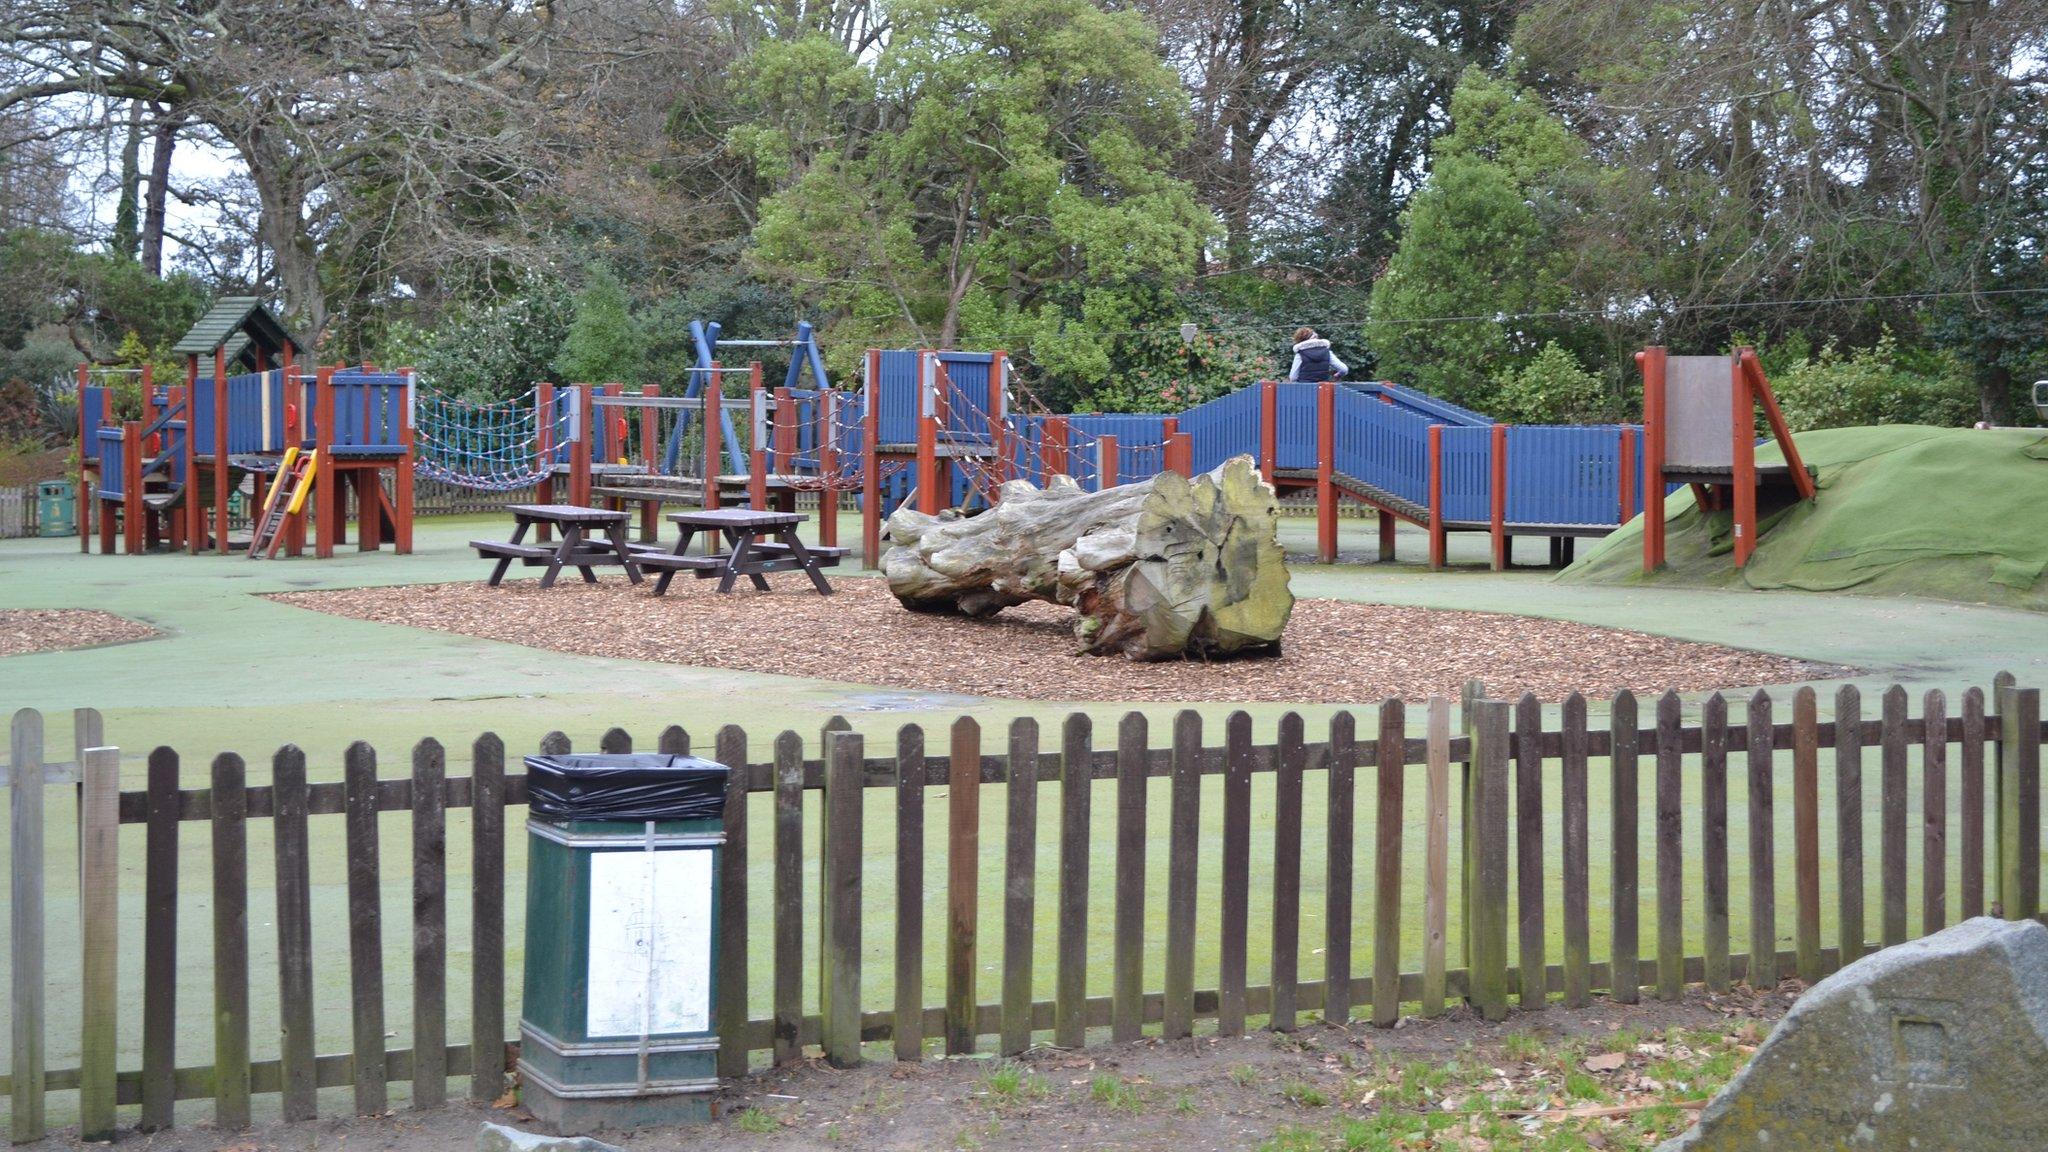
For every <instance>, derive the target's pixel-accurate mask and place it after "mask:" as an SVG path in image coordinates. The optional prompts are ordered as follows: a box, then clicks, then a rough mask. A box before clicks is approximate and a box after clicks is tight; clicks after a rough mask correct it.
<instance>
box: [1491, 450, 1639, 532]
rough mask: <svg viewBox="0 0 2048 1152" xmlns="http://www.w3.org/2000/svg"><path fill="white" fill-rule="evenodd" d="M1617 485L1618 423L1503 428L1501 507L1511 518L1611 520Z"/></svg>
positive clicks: (1615, 514)
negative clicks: (1504, 454)
mask: <svg viewBox="0 0 2048 1152" xmlns="http://www.w3.org/2000/svg"><path fill="white" fill-rule="evenodd" d="M1620 483H1621V429H1620V428H1619V426H1615V425H1594V426H1583V427H1581V426H1573V427H1559V426H1534V425H1532V426H1526V427H1513V428H1509V429H1508V510H1507V511H1508V519H1509V520H1510V521H1511V522H1515V523H1523V524H1594V525H1603V524H1614V523H1617V522H1618V521H1619V519H1620V511H1621V496H1620V491H1621V489H1620Z"/></svg>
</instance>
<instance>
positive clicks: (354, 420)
mask: <svg viewBox="0 0 2048 1152" xmlns="http://www.w3.org/2000/svg"><path fill="white" fill-rule="evenodd" d="M330 387H332V388H333V390H334V428H333V429H332V431H331V432H330V433H329V440H330V442H331V443H332V444H333V445H334V446H335V447H336V448H341V449H349V448H353V449H357V450H370V451H378V452H394V453H395V452H398V451H401V450H402V448H403V436H404V429H405V423H406V419H407V412H406V405H407V403H408V402H409V401H410V396H409V395H408V388H407V380H406V377H405V376H403V375H401V374H399V373H397V372H363V371H361V370H358V369H350V370H348V371H345V372H336V373H335V374H334V375H333V377H332V378H331V381H330ZM591 423H592V424H593V425H594V427H593V428H592V430H591V431H592V433H593V435H592V440H591V452H592V457H591V458H592V459H594V460H609V459H612V458H613V455H612V453H613V451H614V449H615V445H614V444H613V443H612V441H614V440H616V439H617V437H616V436H614V435H613V434H612V432H613V430H612V427H611V425H612V421H611V420H609V419H605V418H603V417H594V418H593V419H592V420H591Z"/></svg>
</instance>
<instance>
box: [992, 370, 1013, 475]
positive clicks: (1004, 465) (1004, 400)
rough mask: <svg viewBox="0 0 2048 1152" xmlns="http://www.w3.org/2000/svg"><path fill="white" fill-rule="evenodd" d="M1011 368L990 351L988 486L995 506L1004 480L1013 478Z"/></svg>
mask: <svg viewBox="0 0 2048 1152" xmlns="http://www.w3.org/2000/svg"><path fill="white" fill-rule="evenodd" d="M1008 370H1009V362H1008V360H1007V359H1006V358H1005V354H1004V353H1003V352H1001V351H996V352H994V353H991V354H990V356H989V362H988V449H989V478H990V480H991V481H992V483H991V484H990V486H989V493H988V502H989V503H990V504H991V505H993V504H995V503H996V501H997V500H999V499H1001V498H1002V493H1001V491H1000V489H1001V487H1002V483H1003V481H1005V480H1008V479H1009V478H1010V435H1009V433H1010V426H1009V419H1010V394H1009V390H1008V389H1006V388H1004V387H1003V385H1004V379H1003V374H1004V373H1005V372H1007V371H1008Z"/></svg>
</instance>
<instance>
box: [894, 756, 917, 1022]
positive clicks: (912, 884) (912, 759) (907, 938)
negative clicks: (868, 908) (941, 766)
mask: <svg viewBox="0 0 2048 1152" xmlns="http://www.w3.org/2000/svg"><path fill="white" fill-rule="evenodd" d="M924 790H925V759H924V729H922V728H919V727H918V726H917V725H915V724H905V725H904V726H903V727H901V728H899V729H897V730H896V982H895V984H896V986H895V992H896V1012H895V1017H896V1018H895V1021H894V1035H893V1037H892V1039H893V1040H894V1041H895V1044H896V1059H898V1060H917V1059H919V1058H921V1057H922V1056H923V1055H924V893H925V888H924V796H925V791H924Z"/></svg>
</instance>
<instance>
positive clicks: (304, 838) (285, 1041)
mask: <svg viewBox="0 0 2048 1152" xmlns="http://www.w3.org/2000/svg"><path fill="white" fill-rule="evenodd" d="M173 771H174V772H175V764H174V765H173ZM270 776H271V789H272V791H271V805H272V815H271V830H272V832H273V833H274V834H275V837H276V844H277V853H276V855H277V862H276V863H277V1007H278V1020H279V1022H280V1024H281V1025H282V1032H283V1035H282V1036H281V1037H280V1040H281V1045H280V1049H279V1063H280V1065H281V1066H282V1072H283V1078H284V1104H283V1114H284V1118H285V1119H286V1120H287V1121H297V1120H311V1119H312V1118H313V1117H314V1116H315V1115H317V1114H318V1111H319V1100H318V1092H317V1087H316V1086H317V1084H318V1082H319V1073H318V1070H317V1069H316V1068H315V1066H314V1061H315V1059H316V1058H317V1056H318V1054H319V1050H318V1049H317V1048H316V1047H315V1046H314V1037H313V874H312V862H311V860H310V858H309V857H310V852H311V839H310V836H309V830H308V828H307V825H306V754H305V753H304V752H301V751H299V750H298V749H297V748H295V747H292V746H291V745H286V746H285V747H283V748H280V749H278V750H277V754H276V755H275V756H273V757H271V760H270ZM174 778H175V777H174ZM172 827H173V828H175V827H176V825H173V826H172ZM153 830H154V829H153V828H152V831H153ZM152 879H154V877H152ZM500 949H501V950H502V944H501V945H500ZM503 1029H504V1025H503V1022H502V1021H501V1022H500V1024H499V1032H498V1035H499V1036H500V1037H503V1036H504V1034H505V1033H504V1030H503ZM169 1087H170V1086H169V1085H166V1088H167V1089H168V1088H169ZM164 1105H165V1107H166V1108H167V1109H168V1107H169V1098H168V1097H167V1098H166V1099H165V1102H164ZM166 1119H167V1120H168V1113H166Z"/></svg>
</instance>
